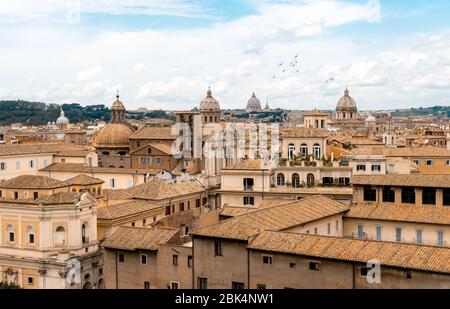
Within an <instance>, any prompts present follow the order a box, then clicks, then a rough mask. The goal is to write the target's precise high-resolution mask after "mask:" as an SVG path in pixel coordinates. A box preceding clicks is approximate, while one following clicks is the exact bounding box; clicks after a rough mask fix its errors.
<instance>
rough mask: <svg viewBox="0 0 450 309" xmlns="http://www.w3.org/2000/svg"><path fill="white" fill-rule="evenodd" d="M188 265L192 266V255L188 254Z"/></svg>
mask: <svg viewBox="0 0 450 309" xmlns="http://www.w3.org/2000/svg"><path fill="white" fill-rule="evenodd" d="M187 266H188V267H189V268H191V267H192V255H188V257H187Z"/></svg>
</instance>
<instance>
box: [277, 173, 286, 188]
mask: <svg viewBox="0 0 450 309" xmlns="http://www.w3.org/2000/svg"><path fill="white" fill-rule="evenodd" d="M284 185H285V178H284V174H283V173H279V174H278V175H277V186H284Z"/></svg>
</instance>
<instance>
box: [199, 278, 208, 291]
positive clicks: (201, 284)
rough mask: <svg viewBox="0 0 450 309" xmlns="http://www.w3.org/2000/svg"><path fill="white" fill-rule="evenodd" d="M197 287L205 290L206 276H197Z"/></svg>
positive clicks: (206, 284) (206, 286)
mask: <svg viewBox="0 0 450 309" xmlns="http://www.w3.org/2000/svg"><path fill="white" fill-rule="evenodd" d="M198 288H199V289H200V290H206V289H207V288H208V278H202V277H198Z"/></svg>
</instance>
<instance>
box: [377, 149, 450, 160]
mask: <svg viewBox="0 0 450 309" xmlns="http://www.w3.org/2000/svg"><path fill="white" fill-rule="evenodd" d="M385 152H386V156H387V157H396V156H400V157H425V158H435V157H445V158H450V150H447V149H446V148H443V147H405V148H387V149H386V151H385Z"/></svg>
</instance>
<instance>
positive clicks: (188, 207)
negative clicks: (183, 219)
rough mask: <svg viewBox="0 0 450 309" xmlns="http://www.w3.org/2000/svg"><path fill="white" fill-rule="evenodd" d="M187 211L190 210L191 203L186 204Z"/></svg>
mask: <svg viewBox="0 0 450 309" xmlns="http://www.w3.org/2000/svg"><path fill="white" fill-rule="evenodd" d="M187 209H188V210H190V209H191V201H188V202H187Z"/></svg>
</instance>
